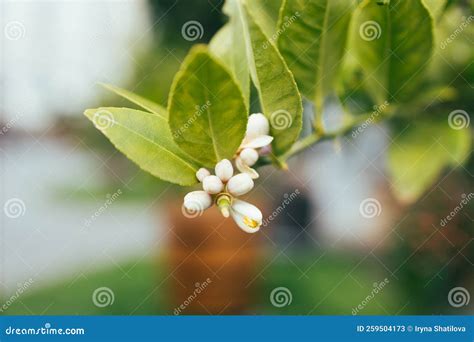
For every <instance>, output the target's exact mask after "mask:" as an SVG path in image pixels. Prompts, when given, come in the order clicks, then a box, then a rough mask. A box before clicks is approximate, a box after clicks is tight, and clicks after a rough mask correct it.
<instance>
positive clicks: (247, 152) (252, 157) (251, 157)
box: [239, 148, 258, 166]
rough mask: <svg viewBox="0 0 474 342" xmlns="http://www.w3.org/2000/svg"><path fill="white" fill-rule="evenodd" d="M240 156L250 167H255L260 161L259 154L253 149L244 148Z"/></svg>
mask: <svg viewBox="0 0 474 342" xmlns="http://www.w3.org/2000/svg"><path fill="white" fill-rule="evenodd" d="M239 156H240V158H241V159H242V161H243V162H244V163H245V165H248V166H252V165H254V164H255V163H256V162H257V160H258V152H257V151H256V150H255V149H253V148H244V149H243V150H242V151H241V152H240V154H239Z"/></svg>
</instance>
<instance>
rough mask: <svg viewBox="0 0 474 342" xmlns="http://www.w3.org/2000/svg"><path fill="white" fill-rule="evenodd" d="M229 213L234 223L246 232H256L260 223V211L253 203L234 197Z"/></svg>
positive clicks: (261, 216)
mask: <svg viewBox="0 0 474 342" xmlns="http://www.w3.org/2000/svg"><path fill="white" fill-rule="evenodd" d="M230 214H231V215H232V218H233V219H234V221H235V223H237V225H238V226H239V227H240V229H242V230H243V231H244V232H246V233H256V232H258V230H259V229H260V226H261V225H262V219H263V215H262V212H261V211H260V210H259V209H258V208H257V207H256V206H254V205H253V204H250V203H247V202H245V201H241V200H238V199H234V201H233V203H232V206H231V209H230Z"/></svg>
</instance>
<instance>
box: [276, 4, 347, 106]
mask: <svg viewBox="0 0 474 342" xmlns="http://www.w3.org/2000/svg"><path fill="white" fill-rule="evenodd" d="M353 9H354V2H353V1H351V0H285V1H284V2H283V8H282V11H281V15H280V20H279V24H278V32H281V34H280V35H279V37H278V47H279V49H280V51H281V54H282V56H283V57H284V58H285V60H286V62H287V64H288V67H289V68H290V70H291V71H292V72H293V75H294V76H295V78H296V82H297V83H298V87H299V89H300V90H301V92H302V93H303V94H304V95H305V96H306V97H307V98H308V99H309V100H311V101H314V102H315V103H316V104H317V107H318V108H320V107H321V105H322V102H323V100H324V97H325V96H327V95H328V94H330V93H331V91H332V89H333V85H334V80H335V78H336V76H337V75H338V72H339V70H340V67H341V64H342V58H343V55H344V49H345V45H346V41H347V36H348V31H349V30H348V28H349V22H350V19H351V15H352V10H353Z"/></svg>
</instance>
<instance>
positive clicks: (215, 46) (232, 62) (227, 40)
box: [209, 2, 250, 108]
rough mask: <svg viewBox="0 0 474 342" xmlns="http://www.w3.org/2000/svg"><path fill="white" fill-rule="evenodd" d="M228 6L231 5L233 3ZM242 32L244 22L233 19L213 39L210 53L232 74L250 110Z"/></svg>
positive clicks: (247, 70) (248, 81)
mask: <svg viewBox="0 0 474 342" xmlns="http://www.w3.org/2000/svg"><path fill="white" fill-rule="evenodd" d="M228 4H229V5H231V2H229V3H228ZM227 7H228V6H227ZM242 32H243V27H242V22H241V21H239V20H236V19H235V18H231V20H230V22H229V23H227V24H226V25H224V27H222V28H221V29H220V30H219V31H218V32H217V33H216V35H215V36H214V37H213V38H212V40H211V42H210V43H209V51H210V52H211V53H213V54H214V55H215V56H216V57H217V58H219V60H220V61H221V62H222V63H223V64H224V65H225V66H226V67H227V68H229V70H230V71H231V72H232V75H233V76H234V77H235V79H236V80H237V82H238V83H239V85H240V88H241V90H242V93H243V95H244V99H245V105H246V107H247V108H249V101H250V100H249V99H250V74H249V67H248V64H247V56H246V50H245V49H246V48H245V41H244V39H242Z"/></svg>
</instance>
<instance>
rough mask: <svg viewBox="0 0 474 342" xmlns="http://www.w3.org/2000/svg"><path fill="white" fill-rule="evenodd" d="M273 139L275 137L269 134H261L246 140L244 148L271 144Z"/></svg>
mask: <svg viewBox="0 0 474 342" xmlns="http://www.w3.org/2000/svg"><path fill="white" fill-rule="evenodd" d="M272 141H273V137H272V136H269V135H261V136H259V137H256V138H253V139H251V140H247V141H244V143H243V144H242V147H243V148H260V147H264V146H267V145H269V144H270V143H271V142H272Z"/></svg>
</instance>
